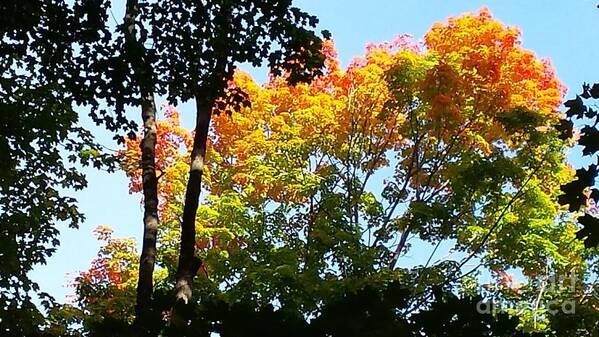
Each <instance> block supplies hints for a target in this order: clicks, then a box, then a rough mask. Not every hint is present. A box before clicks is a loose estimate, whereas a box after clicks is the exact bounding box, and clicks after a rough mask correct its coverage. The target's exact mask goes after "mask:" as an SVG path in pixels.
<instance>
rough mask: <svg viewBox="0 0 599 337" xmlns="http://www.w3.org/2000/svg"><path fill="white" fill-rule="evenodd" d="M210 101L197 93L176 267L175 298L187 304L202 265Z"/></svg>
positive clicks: (210, 114) (210, 113) (178, 301)
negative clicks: (198, 245) (201, 209)
mask: <svg viewBox="0 0 599 337" xmlns="http://www.w3.org/2000/svg"><path fill="white" fill-rule="evenodd" d="M212 103H213V101H212V99H202V98H200V97H199V96H196V109H197V117H196V129H195V135H194V138H193V148H192V151H191V162H190V169H189V179H188V181H187V190H186V192H185V206H184V207H183V221H182V222H181V246H180V250H179V265H178V266H177V283H176V285H175V299H176V301H177V303H179V304H189V303H190V301H191V295H192V283H193V278H194V277H195V275H196V273H197V272H198V269H199V268H200V267H201V266H202V261H201V260H200V259H199V258H198V257H196V256H195V239H196V230H195V220H196V214H197V211H198V206H199V202H200V192H201V189H202V173H203V170H204V161H205V158H206V143H207V140H208V128H209V127H210V118H211V116H212Z"/></svg>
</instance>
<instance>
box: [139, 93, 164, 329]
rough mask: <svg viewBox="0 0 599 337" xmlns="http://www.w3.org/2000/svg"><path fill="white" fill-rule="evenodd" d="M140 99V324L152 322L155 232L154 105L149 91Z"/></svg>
mask: <svg viewBox="0 0 599 337" xmlns="http://www.w3.org/2000/svg"><path fill="white" fill-rule="evenodd" d="M146 95H147V96H146V97H145V98H143V101H142V118H143V122H144V137H143V139H142V141H141V167H142V179H143V180H142V183H143V193H144V233H143V245H142V250H141V256H140V260H139V279H138V282H137V305H136V316H137V318H138V321H139V322H140V324H141V326H142V327H147V325H148V323H150V322H152V294H153V291H154V281H153V275H154V265H155V263H156V240H157V234H158V221H159V220H158V179H157V178H156V166H155V148H156V121H155V116H156V105H155V103H154V98H153V95H152V94H149V93H147V94H146Z"/></svg>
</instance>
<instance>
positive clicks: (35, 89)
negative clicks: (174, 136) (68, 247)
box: [0, 1, 111, 336]
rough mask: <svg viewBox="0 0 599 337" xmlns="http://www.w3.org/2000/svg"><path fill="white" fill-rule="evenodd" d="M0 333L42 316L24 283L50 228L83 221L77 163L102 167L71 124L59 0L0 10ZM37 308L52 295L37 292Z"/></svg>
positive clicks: (54, 241) (53, 232)
mask: <svg viewBox="0 0 599 337" xmlns="http://www.w3.org/2000/svg"><path fill="white" fill-rule="evenodd" d="M0 8H1V10H2V24H0V36H1V39H0V40H1V41H0V50H1V51H2V52H1V55H2V56H0V71H1V72H2V77H1V82H0V86H1V89H0V92H2V94H1V95H0V112H1V113H0V135H1V137H0V161H1V163H0V209H1V210H2V212H1V214H0V257H1V258H2V261H3V263H2V266H1V267H0V329H1V330H2V331H3V333H4V334H7V335H18V336H21V335H34V334H35V333H37V332H36V331H37V330H38V325H39V323H40V322H42V321H43V319H42V318H43V316H42V315H41V313H40V312H39V311H38V309H37V308H36V307H35V305H33V304H32V303H31V296H32V295H33V294H34V293H38V291H39V286H38V285H37V284H36V283H34V282H32V280H30V279H29V277H28V275H27V274H28V273H29V272H30V271H31V270H32V268H33V267H34V266H35V265H38V264H43V263H45V262H46V259H47V258H48V257H49V256H50V255H51V254H52V253H53V252H54V250H55V247H56V246H57V245H58V244H59V240H58V238H57V236H58V232H59V231H58V228H57V227H58V224H60V223H63V224H66V225H68V226H69V227H72V228H76V227H77V226H78V224H79V223H80V222H81V221H82V220H83V218H84V217H83V214H81V213H80V212H79V210H78V209H77V204H76V200H75V199H74V198H73V197H71V196H70V192H69V190H71V191H72V190H73V189H74V190H78V189H82V188H84V187H85V186H86V180H85V176H84V175H83V174H82V173H81V172H80V165H76V164H77V163H79V164H84V165H87V164H90V165H94V166H96V167H102V166H104V164H107V163H109V162H110V161H111V160H109V159H110V158H108V157H106V156H105V155H103V154H102V153H101V152H102V151H101V150H102V149H101V148H100V146H99V145H97V144H95V143H94V141H93V137H92V135H91V134H90V133H89V132H88V131H86V130H85V129H83V128H81V127H80V126H78V115H77V113H76V112H75V111H74V110H73V106H72V104H71V103H72V93H71V92H70V91H69V87H68V83H67V79H66V78H65V76H64V74H65V73H67V72H69V71H70V69H71V68H72V66H73V63H72V59H73V55H74V41H75V40H76V35H75V34H74V33H73V31H71V30H69V29H64V27H73V28H74V27H75V24H74V21H73V12H72V11H71V9H70V8H69V7H68V6H67V5H66V4H65V3H64V2H63V1H5V2H3V3H2V5H0ZM39 296H41V299H42V300H43V301H42V303H43V304H44V305H45V306H47V307H48V306H51V303H52V302H53V300H52V298H51V297H50V296H49V295H47V294H44V293H41V294H39Z"/></svg>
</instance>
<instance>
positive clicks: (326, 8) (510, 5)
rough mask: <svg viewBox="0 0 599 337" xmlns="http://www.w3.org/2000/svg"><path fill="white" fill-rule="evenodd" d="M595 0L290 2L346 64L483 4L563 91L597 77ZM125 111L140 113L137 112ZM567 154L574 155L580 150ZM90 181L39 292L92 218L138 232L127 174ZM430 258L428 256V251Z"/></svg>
mask: <svg viewBox="0 0 599 337" xmlns="http://www.w3.org/2000/svg"><path fill="white" fill-rule="evenodd" d="M115 2H116V3H120V1H115ZM597 3H599V1H597V0H595V1H593V0H524V1H523V0H497V1H476V0H470V1H467V0H370V1H354V0H351V1H347V0H300V1H295V4H296V6H298V7H300V8H302V9H304V10H306V11H308V12H310V13H312V14H315V15H317V16H318V17H319V19H320V27H319V28H320V29H327V30H329V31H330V32H331V33H332V35H333V39H334V40H335V44H336V46H337V49H338V51H339V56H340V58H341V61H342V64H343V65H347V64H348V63H349V61H350V60H351V59H352V58H353V57H354V56H358V55H361V54H362V53H363V51H364V46H365V45H366V43H368V42H381V41H384V40H391V39H393V37H394V36H395V35H398V34H403V33H409V34H412V35H413V36H414V38H415V39H420V38H421V37H422V36H423V35H424V33H425V32H426V31H427V30H428V28H429V27H430V26H431V25H432V24H433V22H436V21H443V20H445V19H446V18H447V17H449V16H454V15H459V14H462V13H464V12H469V11H476V10H478V9H480V8H481V7H483V6H486V7H488V8H489V9H490V10H491V12H492V13H493V14H494V16H495V17H496V18H497V19H499V20H501V21H502V22H504V23H506V24H508V25H513V26H517V27H519V28H520V29H521V30H522V40H523V45H524V47H526V48H528V49H532V50H534V51H535V52H536V54H537V55H538V56H540V57H543V58H550V59H551V60H552V63H553V65H554V67H555V68H556V69H557V74H558V76H559V78H560V79H561V80H562V81H563V82H564V83H565V84H566V86H567V87H568V88H569V89H571V90H570V91H569V93H568V97H572V96H573V95H574V94H575V93H577V92H578V91H579V88H580V85H581V84H582V83H583V82H593V81H599V38H598V37H597V36H596V35H594V34H593V33H594V32H596V26H594V25H596V24H597V23H598V22H599V20H598V19H599V9H597V8H596V5H597ZM121 12H122V8H121V7H117V8H115V9H114V14H115V17H116V18H118V19H120V18H122V17H123V15H122V13H121ZM252 74H253V75H254V76H255V77H256V78H257V79H258V80H264V79H265V78H266V75H267V74H266V70H265V69H255V70H253V71H252ZM179 110H180V111H181V113H182V115H183V122H184V124H185V126H187V127H190V128H191V126H192V125H193V108H192V107H191V105H189V104H184V105H182V106H180V107H179ZM81 111H82V113H81V115H82V116H81V122H82V124H83V125H84V126H86V127H89V128H91V129H92V130H93V131H94V133H95V134H96V135H97V137H98V140H99V141H100V143H102V144H103V145H105V146H107V147H109V148H113V149H115V148H117V146H116V144H114V142H113V141H112V140H111V138H112V137H111V135H110V134H109V133H108V132H106V131H104V130H102V129H101V128H98V127H95V126H94V125H92V123H91V122H90V121H89V119H88V118H87V117H86V116H85V115H86V114H85V110H84V109H82V110H81ZM129 116H130V117H131V118H134V119H135V120H139V112H138V111H135V110H134V111H130V113H129ZM572 159H573V160H574V161H575V162H579V161H580V158H579V157H578V155H576V154H573V155H572ZM85 171H86V173H87V177H88V180H89V186H88V188H87V189H86V190H84V191H81V192H77V193H74V196H75V197H76V198H77V199H78V201H79V205H80V208H81V210H82V211H83V212H84V213H85V214H86V217H87V219H86V221H85V222H84V223H83V224H82V225H81V227H80V229H79V230H74V229H68V228H61V229H62V233H61V237H60V239H61V246H60V247H59V248H58V250H57V252H56V253H55V254H54V256H52V257H51V258H50V259H49V260H48V264H47V265H44V266H39V267H37V268H36V269H35V270H34V271H33V272H32V273H31V276H32V278H33V279H34V280H36V281H37V282H38V283H39V284H40V286H41V289H42V291H46V292H48V293H50V294H52V295H54V296H55V298H56V299H57V300H58V301H64V300H65V296H66V295H67V294H70V293H73V289H72V288H67V287H66V284H68V283H69V280H70V279H71V277H69V276H68V275H67V273H72V274H76V273H77V272H78V271H82V270H86V269H87V268H88V267H89V264H90V261H91V260H92V259H93V258H94V256H95V255H96V253H97V251H98V248H99V243H98V242H97V241H96V240H95V238H94V237H93V235H92V230H93V229H94V228H95V227H96V226H98V225H109V226H111V227H112V228H113V229H114V231H115V235H117V236H121V237H136V238H139V237H140V236H141V232H142V209H141V204H140V202H139V200H140V196H139V195H129V194H128V180H127V179H126V177H125V175H124V174H123V173H122V172H117V173H113V174H108V173H105V172H100V171H97V170H93V169H86V170H85ZM427 257H428V255H427Z"/></svg>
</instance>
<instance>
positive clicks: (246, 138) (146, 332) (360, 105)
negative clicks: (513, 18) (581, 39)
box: [0, 0, 599, 337]
mask: <svg viewBox="0 0 599 337" xmlns="http://www.w3.org/2000/svg"><path fill="white" fill-rule="evenodd" d="M0 7H1V8H2V10H3V12H6V13H3V14H5V15H3V19H2V20H3V24H2V25H0V29H1V30H0V31H1V32H2V39H1V40H0V49H2V50H4V51H5V53H3V54H2V55H4V56H2V58H1V59H0V60H2V62H1V63H0V65H1V66H2V71H3V77H2V82H1V88H2V89H1V91H2V97H1V98H0V99H1V101H0V106H1V107H2V111H3V113H2V114H1V115H0V134H1V135H2V138H0V205H1V209H2V213H0V224H1V226H0V231H1V232H2V236H0V256H1V257H3V258H4V261H3V262H4V263H3V264H2V265H1V266H0V276H1V278H0V314H1V315H0V329H2V331H5V332H6V333H8V334H10V335H15V336H130V335H135V336H212V335H214V334H216V335H219V336H221V337H241V336H273V337H274V336H313V337H319V336H322V337H325V336H333V337H352V336H356V337H358V336H373V337H391V336H406V337H415V336H428V337H437V336H439V337H440V336H448V337H449V336H451V337H457V336H572V335H576V336H596V331H597V330H596V327H595V325H596V322H597V321H599V309H597V308H599V302H598V301H599V297H596V296H594V295H593V292H594V290H595V288H596V287H597V281H596V276H597V273H598V272H599V270H597V263H596V262H597V250H596V248H595V247H596V246H597V245H598V244H599V231H597V222H598V221H599V220H597V217H596V207H595V204H596V202H597V199H599V191H598V190H597V189H595V188H593V186H594V183H595V178H596V175H597V167H596V165H595V164H591V165H590V166H588V167H586V168H580V169H578V170H575V169H574V168H572V167H571V166H570V165H569V164H568V159H567V151H568V150H570V149H571V148H572V147H574V146H575V145H576V144H578V145H580V146H581V147H582V152H583V154H584V155H595V154H596V152H597V151H599V147H597V146H596V143H597V139H596V138H597V134H599V131H597V129H596V124H597V123H596V122H597V120H596V119H597V112H596V111H595V110H594V109H593V108H592V107H590V105H589V104H588V101H589V100H591V99H597V98H599V85H597V84H595V85H593V86H590V85H586V84H585V85H584V86H583V92H582V94H580V95H578V96H576V98H575V99H571V100H568V101H566V102H565V104H564V105H565V107H566V108H567V111H566V112H565V113H561V112H560V108H561V104H562V102H563V100H564V97H565V93H566V90H565V86H564V85H563V84H562V82H561V81H560V79H559V78H558V77H557V75H556V72H555V70H554V68H553V66H552V65H551V63H550V62H549V60H547V59H542V58H539V57H538V56H537V55H536V54H535V53H534V52H533V51H531V50H528V49H526V48H525V47H524V46H523V45H522V40H521V33H520V31H519V29H517V28H515V27H510V26H507V25H505V24H503V23H502V22H500V21H498V20H496V19H495V18H493V16H492V14H491V13H490V11H489V10H488V9H486V8H483V9H481V10H479V11H478V12H475V13H466V14H463V15H460V16H456V17H451V18H449V19H448V20H446V21H444V22H438V23H435V24H433V25H432V27H431V28H430V29H429V30H428V31H427V32H426V34H425V35H424V36H423V38H422V39H421V40H420V42H416V40H414V39H413V38H412V37H411V36H410V35H399V36H397V37H396V38H395V39H393V40H392V41H390V42H383V43H371V44H369V45H367V46H366V49H365V52H364V54H363V55H361V56H357V57H355V58H354V59H353V60H352V61H351V62H350V63H349V65H347V66H346V67H342V66H341V62H340V61H339V57H338V55H337V51H336V49H335V45H334V42H333V40H332V39H331V37H330V36H329V34H328V33H327V32H326V31H325V32H323V33H322V38H321V37H319V35H318V34H317V33H315V31H314V27H316V24H317V18H316V17H314V16H312V15H309V14H307V13H305V12H303V11H301V10H300V9H297V8H295V7H293V6H292V3H291V1H254V2H247V1H190V0H168V1H137V0H128V1H127V2H126V4H125V9H124V18H123V19H122V21H117V19H115V18H114V16H113V13H112V2H111V1H108V0H106V1H104V0H102V1H89V0H81V1H75V2H73V3H68V4H67V3H66V2H65V3H63V2H61V1H49V0H48V1H34V0H25V1H20V2H9V4H8V5H0ZM111 20H113V21H115V22H116V23H115V24H113V23H111ZM263 60H266V61H267V62H268V64H269V65H270V68H271V72H270V77H269V79H268V81H267V82H266V83H264V84H260V83H257V82H256V81H255V80H254V79H253V78H252V76H251V75H250V74H249V73H248V72H245V71H244V70H242V69H238V68H237V66H238V65H239V64H240V63H243V62H246V63H249V64H252V65H254V66H257V65H261V64H262V62H263ZM40 65H42V66H40ZM49 65H53V66H49ZM158 97H163V98H164V99H165V100H166V101H168V102H169V103H168V104H164V105H161V106H160V107H159V108H157V106H156V103H155V100H156V99H157V98H158ZM188 100H193V101H194V103H195V106H194V108H195V128H193V129H188V128H186V127H183V126H182V123H181V112H180V111H179V108H178V107H177V106H178V104H179V103H181V102H185V101H188ZM82 106H85V107H88V108H90V115H91V117H92V119H93V120H94V121H95V122H96V123H98V124H102V125H103V126H105V127H106V128H107V129H108V130H110V131H112V132H114V135H115V139H116V140H118V141H119V144H120V145H119V146H120V148H119V150H118V151H116V153H114V154H112V155H107V154H105V153H103V150H102V147H101V146H99V145H97V144H96V143H95V142H94V138H93V137H92V135H91V134H90V133H89V131H86V130H85V129H84V128H82V127H81V126H80V125H78V118H79V114H78V111H77V109H78V108H79V107H82ZM131 108H139V109H140V112H141V113H140V115H141V119H140V123H136V122H135V120H133V119H131V118H130V117H129V116H127V111H129V110H130V109H131ZM589 121H590V122H589ZM576 123H586V124H585V125H583V126H582V129H581V131H580V134H578V133H577V132H576V131H575V125H576ZM137 124H140V125H141V126H142V127H141V128H138V127H137ZM124 134H128V136H127V137H124ZM115 163H118V165H119V166H118V168H120V169H121V170H122V171H123V172H124V173H125V174H126V175H127V177H128V178H129V189H130V192H131V193H132V194H133V193H139V195H140V196H141V198H140V200H141V202H142V204H143V208H144V219H143V243H142V244H140V245H138V244H137V242H136V241H135V240H134V239H131V238H119V237H117V236H116V235H114V233H113V231H112V229H111V228H109V227H107V226H100V227H98V228H97V229H96V230H95V232H94V234H95V235H96V237H97V239H98V240H99V241H100V242H101V248H100V251H99V252H98V255H97V257H96V258H95V259H94V260H93V261H91V265H90V268H89V269H88V270H86V271H83V272H81V273H79V274H78V276H77V277H76V278H75V279H74V280H73V284H72V285H73V287H74V291H75V296H74V300H73V302H72V303H68V304H58V303H55V302H54V301H53V299H51V298H50V297H49V296H46V295H44V294H42V299H44V300H43V305H44V310H42V311H40V310H39V309H38V308H36V306H35V305H34V304H33V303H32V299H31V295H32V293H33V292H35V291H37V290H38V287H37V285H36V284H35V283H33V282H32V281H31V280H29V278H28V276H27V273H28V272H29V271H30V270H31V269H32V268H33V266H34V265H35V264H38V263H43V262H44V261H45V259H46V258H47V257H48V256H49V255H50V254H51V253H52V252H53V249H54V246H56V245H57V244H58V240H57V235H58V229H57V228H58V227H57V226H58V225H59V224H60V223H66V224H67V225H69V226H74V227H76V226H77V225H78V223H80V222H81V221H82V219H83V215H82V214H81V213H80V211H79V210H78V208H77V206H76V200H75V199H73V198H71V197H69V196H68V195H69V189H80V188H84V187H85V185H86V182H85V177H84V176H83V175H82V174H81V173H80V166H81V165H86V164H93V165H94V166H96V167H100V168H108V169H110V170H112V169H113V168H116V166H114V164H115ZM140 228H141V227H140ZM139 247H141V250H139ZM415 252H419V254H421V255H423V258H422V259H420V260H418V261H417V262H416V263H413V261H414V260H410V259H409V257H410V256H411V255H412V254H414V253H415ZM423 252H424V253H423ZM489 280H490V281H489ZM192 289H193V292H192Z"/></svg>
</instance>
